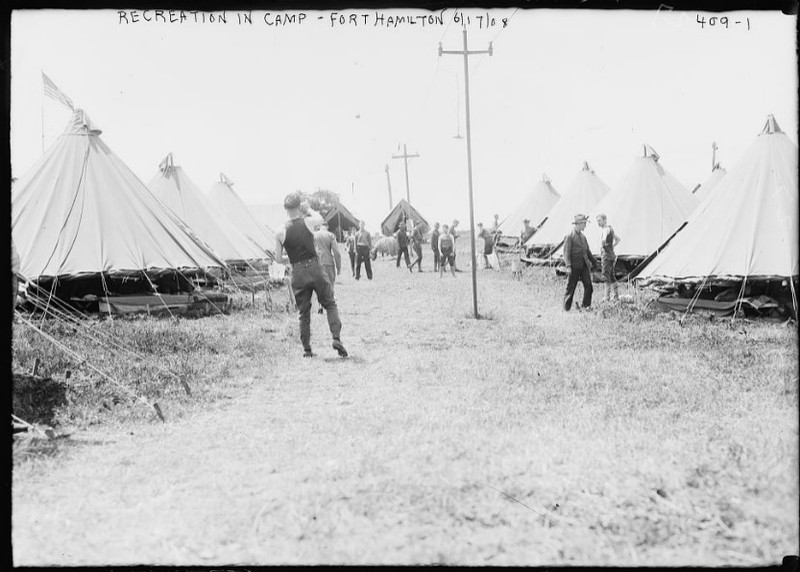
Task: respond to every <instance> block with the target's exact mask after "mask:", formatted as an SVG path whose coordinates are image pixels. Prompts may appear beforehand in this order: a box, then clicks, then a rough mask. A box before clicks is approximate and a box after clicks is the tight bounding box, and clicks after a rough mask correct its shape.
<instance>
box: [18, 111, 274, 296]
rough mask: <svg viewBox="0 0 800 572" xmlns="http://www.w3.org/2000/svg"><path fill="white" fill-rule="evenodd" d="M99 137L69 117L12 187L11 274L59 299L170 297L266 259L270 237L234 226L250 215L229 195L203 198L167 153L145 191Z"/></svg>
mask: <svg viewBox="0 0 800 572" xmlns="http://www.w3.org/2000/svg"><path fill="white" fill-rule="evenodd" d="M100 134H101V130H100V129H98V128H97V127H96V126H95V125H93V123H92V122H91V120H90V119H89V117H88V116H87V114H86V113H85V112H84V111H83V110H80V109H77V110H75V111H74V113H73V116H72V118H71V119H70V121H69V123H68V125H67V128H66V130H65V131H64V133H63V134H62V135H61V136H60V137H59V138H58V139H57V140H56V141H55V142H54V143H53V144H52V145H51V146H50V147H49V148H48V149H47V151H46V152H45V153H44V154H43V155H42V157H41V158H40V159H39V160H38V161H37V162H36V164H35V165H34V166H33V167H32V168H31V169H30V170H29V172H28V173H26V174H25V175H24V176H23V177H21V178H20V179H19V180H16V181H14V182H13V184H12V237H13V241H14V243H15V245H16V247H17V249H18V251H19V255H20V274H21V275H23V276H24V277H26V278H27V279H28V280H30V281H32V283H35V284H36V285H38V286H39V287H40V288H44V289H47V290H49V291H50V292H51V293H52V294H53V295H54V296H57V297H59V298H62V299H64V300H69V299H72V300H75V299H78V298H80V299H85V300H91V299H97V298H98V297H103V296H105V297H108V296H109V294H111V295H130V294H139V293H153V292H158V293H159V294H170V293H173V294H174V293H177V292H191V291H192V290H194V288H195V285H196V284H201V283H205V282H206V281H208V280H210V281H211V282H213V281H214V279H213V278H211V277H209V276H208V274H207V272H208V271H209V270H214V269H216V270H217V272H216V275H218V276H219V275H221V274H220V272H222V273H223V274H224V273H227V272H228V270H229V267H228V264H231V263H232V264H238V263H241V262H245V261H255V260H262V261H267V260H270V259H272V258H273V255H272V248H273V244H274V238H273V236H272V235H271V233H269V231H267V230H266V229H264V230H260V229H259V225H258V224H257V223H256V222H255V221H253V223H252V226H253V227H255V228H254V229H253V228H250V227H248V226H247V225H246V224H244V223H243V220H246V217H249V216H250V215H249V214H247V213H246V207H244V205H243V204H242V203H241V201H240V200H239V199H238V197H237V196H236V195H235V194H230V193H232V190H231V191H230V193H228V195H223V196H220V195H221V193H220V192H219V191H217V192H216V195H215V189H214V188H212V193H211V197H210V198H206V196H205V195H204V194H203V193H202V192H201V191H200V190H199V188H198V187H197V186H196V185H195V184H194V182H192V180H191V179H190V178H189V177H188V175H187V174H186V173H185V172H184V171H183V169H182V168H181V167H179V166H176V165H175V164H174V163H173V159H172V155H171V154H170V155H168V156H167V157H166V158H165V160H164V161H162V163H161V165H160V166H159V170H158V172H157V173H156V175H155V176H154V177H153V179H152V181H151V182H150V186H149V187H148V186H146V185H145V184H144V183H142V181H141V180H140V179H139V178H138V177H137V176H136V175H135V174H134V173H133V172H132V171H131V170H130V169H129V168H128V167H127V166H126V165H125V163H124V162H123V161H122V160H121V159H119V158H118V157H117V156H116V155H115V154H114V153H113V151H111V149H110V148H109V147H108V146H107V145H106V144H105V143H104V142H103V140H102V139H101V138H100ZM223 177H224V176H223ZM222 184H227V182H226V181H225V180H224V179H223V181H222ZM215 187H216V186H215ZM215 196H216V205H214V204H212V202H213V201H214V197H215ZM237 201H238V203H239V204H238V205H237V204H236V202H237ZM237 207H238V208H240V209H243V210H244V211H245V212H244V214H242V213H241V211H237V210H236V209H237ZM220 212H223V213H228V212H230V213H232V215H233V216H236V215H238V216H241V219H239V220H231V219H230V218H229V217H226V216H218V214H217V213H220ZM248 231H250V232H252V233H253V234H255V235H256V236H257V238H258V240H259V242H257V241H256V240H253V239H252V238H250V237H248V236H247V232H248ZM106 299H108V298H106ZM162 301H163V300H162ZM165 305H166V304H165Z"/></svg>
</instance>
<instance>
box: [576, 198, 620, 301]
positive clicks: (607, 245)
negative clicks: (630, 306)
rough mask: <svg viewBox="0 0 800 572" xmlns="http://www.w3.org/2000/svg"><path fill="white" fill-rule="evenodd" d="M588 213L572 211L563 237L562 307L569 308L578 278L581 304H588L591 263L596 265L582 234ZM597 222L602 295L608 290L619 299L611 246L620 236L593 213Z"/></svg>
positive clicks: (601, 216)
mask: <svg viewBox="0 0 800 572" xmlns="http://www.w3.org/2000/svg"><path fill="white" fill-rule="evenodd" d="M588 220H589V217H588V216H584V215H583V214H576V215H575V218H574V219H573V221H572V226H573V228H572V232H570V233H569V234H568V235H567V236H566V237H564V266H565V268H566V271H567V290H566V292H565V293H564V310H565V311H569V310H570V308H572V300H573V297H574V295H575V287H576V286H577V285H578V281H580V282H581V284H583V301H582V304H581V306H580V307H581V308H582V309H584V310H588V309H590V308H591V306H592V290H593V288H592V267H593V266H596V265H597V259H596V258H595V257H594V255H593V254H592V251H591V249H590V248H589V242H588V241H587V240H586V236H585V235H584V234H583V229H585V228H586V221H588ZM597 226H599V227H600V231H601V233H600V268H601V272H602V274H603V281H604V282H605V292H604V299H605V300H606V301H608V300H609V299H610V298H611V291H612V290H613V292H614V300H618V299H619V291H618V289H617V277H616V275H615V271H614V265H615V263H616V260H617V256H616V254H615V253H614V247H615V246H616V245H617V243H618V242H619V241H620V237H619V236H618V235H617V234H616V233H615V232H614V229H613V228H611V226H609V225H608V220H607V217H606V215H605V214H602V213H601V214H599V215H597Z"/></svg>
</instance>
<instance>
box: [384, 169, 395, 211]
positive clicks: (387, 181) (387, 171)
mask: <svg viewBox="0 0 800 572" xmlns="http://www.w3.org/2000/svg"><path fill="white" fill-rule="evenodd" d="M386 185H387V186H388V187H389V210H390V211H391V210H392V207H394V203H393V202H392V181H391V179H389V164H388V163H387V164H386Z"/></svg>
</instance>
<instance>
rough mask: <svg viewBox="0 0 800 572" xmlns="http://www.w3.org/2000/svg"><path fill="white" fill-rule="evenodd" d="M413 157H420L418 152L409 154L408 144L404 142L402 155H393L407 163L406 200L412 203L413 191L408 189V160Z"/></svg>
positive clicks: (394, 157)
mask: <svg viewBox="0 0 800 572" xmlns="http://www.w3.org/2000/svg"><path fill="white" fill-rule="evenodd" d="M411 157H419V155H417V154H416V153H414V154H413V155H409V154H408V151H406V144H405V143H403V154H402V155H392V159H402V160H403V162H404V163H405V165H406V200H407V201H408V204H411V193H410V192H409V190H408V160H409V159H410V158H411Z"/></svg>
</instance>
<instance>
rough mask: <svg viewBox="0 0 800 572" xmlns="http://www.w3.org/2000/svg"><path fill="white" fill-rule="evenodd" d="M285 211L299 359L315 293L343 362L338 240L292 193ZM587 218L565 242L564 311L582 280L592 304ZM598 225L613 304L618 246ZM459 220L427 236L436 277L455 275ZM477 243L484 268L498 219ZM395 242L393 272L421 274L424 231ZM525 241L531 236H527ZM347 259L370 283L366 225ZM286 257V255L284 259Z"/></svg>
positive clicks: (307, 342)
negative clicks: (405, 270)
mask: <svg viewBox="0 0 800 572" xmlns="http://www.w3.org/2000/svg"><path fill="white" fill-rule="evenodd" d="M284 208H285V209H286V213H287V215H288V217H289V221H288V222H287V223H286V224H285V225H284V226H283V227H282V228H281V229H279V231H278V232H277V234H276V259H277V260H278V261H280V262H282V261H284V260H286V259H287V258H288V262H289V263H290V264H291V268H292V273H291V291H292V294H293V296H294V299H295V303H296V306H297V309H298V312H299V320H300V341H301V343H302V345H303V356H305V357H312V356H313V355H314V354H313V352H312V349H311V317H310V314H311V297H312V294H314V293H316V295H317V300H318V301H319V304H320V306H321V307H320V309H319V312H320V313H322V312H323V310H324V311H325V313H326V314H327V320H328V327H329V329H330V332H331V336H332V338H333V349H335V350H336V351H337V353H338V354H339V355H340V356H342V357H347V355H348V354H347V350H346V349H345V347H344V345H343V344H342V341H341V339H340V334H341V329H342V323H341V320H340V319H339V312H338V308H337V306H336V300H335V297H334V284H335V282H336V276H337V275H338V274H341V271H342V260H341V255H340V253H339V247H338V244H337V242H336V237H335V236H334V235H333V233H331V232H330V231H328V229H327V225H326V224H325V223H324V222H323V221H321V220H319V221H315V220H314V219H313V218H312V217H309V216H307V215H308V208H307V205H305V204H304V203H303V199H302V195H301V194H300V193H290V194H289V195H287V196H286V198H285V199H284ZM588 220H589V217H587V216H585V215H583V214H576V215H575V217H574V220H573V223H572V224H573V228H572V231H571V232H570V233H569V234H568V235H567V236H566V237H565V238H564V265H565V267H566V272H567V277H568V278H567V289H566V292H565V294H564V310H565V311H569V310H570V309H571V308H572V302H573V298H574V295H575V288H576V286H577V284H578V282H579V281H580V282H581V283H582V284H583V303H582V304H581V307H582V308H583V309H589V308H591V304H592V277H591V269H592V267H593V266H594V265H596V264H597V260H596V259H595V257H594V255H593V254H592V252H591V249H590V248H589V243H588V241H587V240H586V237H585V236H584V234H583V230H584V229H585V228H586V222H587V221H588ZM529 222H530V221H528V220H525V221H524V224H525V230H523V235H522V236H521V237H520V238H523V237H524V233H525V232H527V231H528V230H529V224H528V223H529ZM597 224H598V226H599V227H600V229H601V243H600V252H601V255H600V260H601V269H602V273H603V279H604V281H605V283H606V288H605V299H606V300H609V299H610V297H611V292H612V290H613V296H614V300H617V299H619V294H618V290H617V282H616V277H615V274H614V265H615V262H616V255H615V253H614V247H615V246H616V245H617V243H618V242H619V241H620V237H619V236H617V235H616V233H615V232H614V230H613V229H612V228H611V227H610V226H609V225H608V221H607V218H606V215H605V214H599V215H597ZM457 226H458V220H454V221H453V224H452V225H446V224H445V225H442V228H441V231H440V230H439V223H438V222H437V223H434V225H433V232H432V233H431V250H432V251H433V267H434V272H435V271H437V270H438V271H439V276H440V277H441V276H442V274H443V273H444V270H445V268H446V267H447V265H448V264H449V265H450V271H451V273H452V274H453V276H455V273H456V271H457V270H458V269H457V268H456V256H455V241H456V238H457V237H458V231H457V230H456V227H457ZM478 228H479V234H478V236H479V237H480V238H483V239H484V241H485V248H484V260H485V261H486V264H487V265H488V260H487V256H488V255H489V254H491V253H492V252H493V249H494V245H495V243H496V241H497V237H498V235H499V233H500V229H499V224H498V217H497V215H495V220H494V225H493V228H492V230H491V231H489V230H487V229H484V228H483V224H480V223H479V224H478ZM531 234H533V233H531ZM394 236H395V239H396V240H397V243H398V252H397V261H396V266H397V268H399V267H400V259H401V258H402V257H404V258H405V261H406V267H407V268H408V270H409V272H413V269H414V266H417V268H418V271H419V272H422V242H423V237H422V232H421V231H420V230H419V227H414V226H412V223H411V222H410V221H406V220H402V221H401V222H400V224H399V227H398V229H397V231H396V232H395V235H394ZM528 238H529V237H528ZM345 245H346V247H347V252H348V255H349V257H350V267H351V270H352V271H353V275H354V277H355V278H356V280H359V279H360V278H361V265H362V264H364V266H365V269H366V272H367V278H368V279H369V280H372V266H371V264H370V254H371V249H372V236H371V235H370V233H369V232H368V231H367V230H366V229H365V225H364V222H363V221H362V222H361V223H360V224H359V230H358V231H352V230H351V232H350V233H349V235H348V237H347V240H346V241H345ZM409 245H410V246H411V248H412V250H413V251H414V254H415V259H414V262H413V263H412V262H411V261H410V259H409V254H408V247H409ZM284 252H285V253H286V254H285V256H284Z"/></svg>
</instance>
